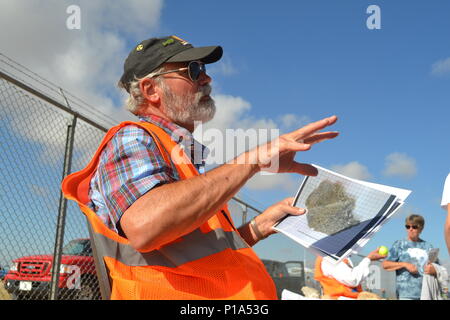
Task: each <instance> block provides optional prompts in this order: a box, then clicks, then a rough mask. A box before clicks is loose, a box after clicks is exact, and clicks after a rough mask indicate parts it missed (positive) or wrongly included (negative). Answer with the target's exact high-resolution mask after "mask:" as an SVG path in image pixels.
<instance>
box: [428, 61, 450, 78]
mask: <svg viewBox="0 0 450 320" xmlns="http://www.w3.org/2000/svg"><path fill="white" fill-rule="evenodd" d="M431 74H432V75H435V76H442V75H446V74H450V58H447V59H443V60H439V61H437V62H435V63H434V64H433V65H432V66H431Z"/></svg>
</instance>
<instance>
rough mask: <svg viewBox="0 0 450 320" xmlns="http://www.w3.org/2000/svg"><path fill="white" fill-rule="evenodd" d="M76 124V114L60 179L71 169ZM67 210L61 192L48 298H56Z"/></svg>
mask: <svg viewBox="0 0 450 320" xmlns="http://www.w3.org/2000/svg"><path fill="white" fill-rule="evenodd" d="M76 124H77V116H76V115H75V116H74V117H73V119H72V123H71V124H69V125H68V126H67V137H66V148H65V152H64V165H63V174H62V179H64V178H65V177H66V176H67V175H68V174H69V173H70V170H71V165H72V153H73V142H74V136H75V126H76ZM66 212H67V199H66V198H64V196H63V194H62V192H61V193H60V196H59V209H58V221H57V225H56V236H55V250H54V253H53V264H52V279H51V283H50V300H56V299H57V297H58V288H59V269H60V265H61V256H62V247H63V242H64V228H65V221H66Z"/></svg>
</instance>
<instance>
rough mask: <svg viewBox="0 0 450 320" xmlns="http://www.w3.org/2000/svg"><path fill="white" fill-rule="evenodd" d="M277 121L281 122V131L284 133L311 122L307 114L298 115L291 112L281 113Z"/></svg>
mask: <svg viewBox="0 0 450 320" xmlns="http://www.w3.org/2000/svg"><path fill="white" fill-rule="evenodd" d="M278 121H279V122H280V124H281V131H282V132H284V133H286V132H289V131H292V130H295V129H299V128H301V127H303V126H305V125H307V124H308V123H310V122H312V121H311V118H309V117H307V116H299V115H296V114H293V113H288V114H284V115H281V116H280V117H278Z"/></svg>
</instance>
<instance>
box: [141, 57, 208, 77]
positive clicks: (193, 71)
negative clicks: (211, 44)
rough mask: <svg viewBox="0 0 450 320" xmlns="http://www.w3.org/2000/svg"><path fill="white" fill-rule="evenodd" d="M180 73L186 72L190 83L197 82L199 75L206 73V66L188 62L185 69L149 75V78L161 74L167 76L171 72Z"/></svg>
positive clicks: (197, 62)
mask: <svg viewBox="0 0 450 320" xmlns="http://www.w3.org/2000/svg"><path fill="white" fill-rule="evenodd" d="M180 71H187V72H188V76H189V79H191V80H192V81H197V80H198V78H200V75H201V74H202V72H204V73H206V66H205V64H204V63H203V62H200V61H191V62H189V64H188V66H187V67H184V68H180V69H176V70H169V71H164V72H160V73H155V74H151V75H150V76H149V77H150V78H154V77H157V76H160V75H162V74H167V73H172V72H180Z"/></svg>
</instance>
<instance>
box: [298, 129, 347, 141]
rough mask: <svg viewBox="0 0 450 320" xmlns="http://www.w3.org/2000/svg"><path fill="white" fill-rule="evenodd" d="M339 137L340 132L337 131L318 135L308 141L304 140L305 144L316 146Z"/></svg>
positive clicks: (307, 139)
mask: <svg viewBox="0 0 450 320" xmlns="http://www.w3.org/2000/svg"><path fill="white" fill-rule="evenodd" d="M338 135H339V132H336V131H330V132H321V133H316V134H314V135H312V136H310V137H308V138H306V139H303V143H306V144H315V143H319V142H322V141H324V140H328V139H333V138H336V137H337V136H338Z"/></svg>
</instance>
